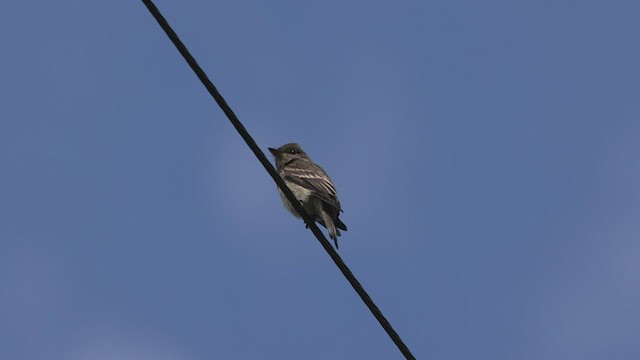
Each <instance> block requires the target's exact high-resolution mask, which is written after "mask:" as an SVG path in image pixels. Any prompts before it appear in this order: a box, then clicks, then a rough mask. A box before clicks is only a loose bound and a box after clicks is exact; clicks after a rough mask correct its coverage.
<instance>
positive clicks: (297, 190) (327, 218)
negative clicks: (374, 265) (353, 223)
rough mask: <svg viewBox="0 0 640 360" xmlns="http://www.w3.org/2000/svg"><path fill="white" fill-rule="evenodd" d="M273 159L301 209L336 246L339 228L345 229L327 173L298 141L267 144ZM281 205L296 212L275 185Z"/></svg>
mask: <svg viewBox="0 0 640 360" xmlns="http://www.w3.org/2000/svg"><path fill="white" fill-rule="evenodd" d="M269 152H271V154H273V157H274V158H275V161H276V170H277V171H278V174H279V175H280V176H281V177H282V179H283V180H284V182H285V184H286V185H287V187H288V188H289V189H290V190H291V192H292V193H293V195H294V196H295V197H296V199H298V201H300V203H301V205H302V206H303V208H304V209H305V211H306V212H307V213H308V214H309V215H310V216H311V218H312V219H314V220H315V221H316V222H318V223H319V224H320V225H322V226H324V227H325V228H326V229H327V230H328V231H329V237H330V238H331V239H333V242H334V243H335V245H336V249H338V236H341V233H340V230H343V231H347V225H345V224H344V223H343V222H342V221H341V220H340V219H339V218H338V216H339V215H340V212H342V208H341V207H340V201H339V200H338V195H337V192H336V188H335V186H334V185H333V182H332V181H331V178H330V177H329V175H327V173H326V172H325V171H324V170H323V169H322V168H321V167H320V166H319V165H317V164H315V163H314V162H313V161H312V160H311V158H310V157H309V155H307V153H305V152H304V151H303V150H302V148H301V147H300V145H299V144H296V143H289V144H285V145H282V146H280V147H279V148H277V149H274V148H269ZM278 191H279V192H280V198H281V199H282V203H283V204H284V206H285V208H287V210H289V212H290V213H291V214H293V216H295V217H297V218H300V214H298V212H297V211H296V210H295V208H294V207H293V206H292V205H291V203H290V202H289V200H288V199H287V197H286V196H285V195H284V193H283V192H282V190H280V188H278Z"/></svg>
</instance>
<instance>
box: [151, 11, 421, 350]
mask: <svg viewBox="0 0 640 360" xmlns="http://www.w3.org/2000/svg"><path fill="white" fill-rule="evenodd" d="M142 2H143V3H144V5H145V6H146V7H147V9H149V12H151V15H153V17H154V18H155V19H156V21H158V24H159V25H160V27H161V28H162V30H164V32H165V33H166V34H167V36H168V37H169V39H170V40H171V42H173V44H174V45H175V46H176V48H177V49H178V51H179V52H180V54H181V55H182V56H183V57H184V59H185V60H186V61H187V63H188V64H189V66H190V67H191V69H192V70H193V71H194V72H195V73H196V75H197V76H198V78H199V79H200V81H201V82H202V84H203V85H204V86H205V88H207V90H208V91H209V94H211V96H213V98H214V99H215V100H216V102H217V103H218V105H219V106H220V108H221V109H222V111H223V112H224V113H225V114H226V115H227V117H228V118H229V121H231V124H233V126H234V127H235V128H236V130H237V131H238V133H239V134H240V136H242V138H243V139H244V141H245V142H246V143H247V145H248V146H249V148H250V149H251V151H253V153H254V154H255V156H256V157H257V158H258V160H259V161H260V163H262V166H264V168H265V169H266V170H267V172H268V173H269V175H271V177H272V178H273V180H274V181H275V182H276V184H277V185H278V187H279V188H280V189H281V190H282V192H283V193H284V195H285V196H286V197H287V199H289V201H290V202H291V204H293V207H294V208H295V209H296V211H297V212H298V213H299V214H300V215H301V216H302V219H303V220H304V222H305V223H306V224H307V225H308V226H309V229H311V231H312V232H313V234H314V235H315V236H316V238H317V239H318V241H319V242H320V244H321V245H322V247H323V248H324V249H325V250H326V251H327V253H328V254H329V256H330V257H331V259H332V260H333V261H334V262H335V263H336V265H337V266H338V268H339V269H340V271H342V274H343V275H344V276H345V277H346V278H347V280H348V281H349V283H350V284H351V286H352V287H353V289H354V290H355V291H356V292H357V293H358V295H360V298H362V301H364V303H365V305H367V307H368V308H369V310H370V311H371V313H372V314H373V316H375V318H376V319H377V320H378V321H379V322H380V325H382V327H383V328H384V330H385V331H386V332H387V334H388V335H389V337H390V338H391V340H393V342H394V343H395V344H396V346H397V347H398V349H399V350H400V352H402V354H403V355H404V356H405V358H407V359H415V357H414V356H413V354H411V351H410V350H409V348H408V347H407V346H406V345H405V343H404V342H403V341H402V339H401V338H400V335H398V333H396V331H395V330H394V329H393V327H392V326H391V324H390V323H389V321H387V319H386V318H385V317H384V315H383V314H382V311H380V309H379V308H378V307H377V306H376V304H375V303H374V302H373V300H371V297H369V294H367V292H366V291H365V290H364V288H363V287H362V285H360V282H359V281H358V280H357V279H356V277H355V276H354V275H353V273H352V272H351V270H349V268H348V267H347V265H346V264H345V263H344V261H343V260H342V258H341V257H340V256H339V255H338V253H337V252H336V251H335V250H334V248H333V246H331V244H330V243H329V241H327V239H326V238H325V237H324V234H323V233H322V231H320V229H319V228H318V226H317V225H316V223H315V221H314V220H313V219H311V217H310V216H309V214H307V212H306V211H305V210H304V208H303V207H302V205H301V204H300V202H298V201H297V199H296V198H295V196H294V195H293V193H292V192H291V190H289V188H288V187H287V186H286V185H285V183H284V180H282V178H281V177H280V175H278V173H277V172H276V170H275V169H274V168H273V165H271V163H270V162H269V160H268V159H267V157H266V156H265V155H264V153H263V152H262V150H260V148H259V147H258V145H257V144H256V142H255V141H254V140H253V138H252V137H251V135H249V132H248V131H247V129H245V127H244V126H243V125H242V123H241V122H240V120H239V119H238V117H237V116H236V114H235V113H234V112H233V110H231V108H230V107H229V105H228V104H227V102H226V101H225V100H224V98H223V97H222V95H220V93H219V92H218V90H217V89H216V87H215V86H214V85H213V83H212V82H211V80H209V78H208V77H207V74H205V72H204V71H203V70H202V68H201V67H200V65H198V63H197V62H196V60H195V59H194V58H193V56H191V54H190V53H189V51H188V50H187V47H186V46H185V45H184V44H183V43H182V41H181V40H180V38H178V35H177V34H176V33H175V32H174V31H173V29H172V28H171V26H170V25H169V23H168V22H167V20H166V19H165V18H164V17H163V16H162V14H161V13H160V11H159V10H158V8H157V7H156V6H155V4H154V3H153V2H152V1H151V0H142Z"/></svg>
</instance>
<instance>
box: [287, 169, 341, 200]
mask: <svg viewBox="0 0 640 360" xmlns="http://www.w3.org/2000/svg"><path fill="white" fill-rule="evenodd" d="M283 170H284V178H285V179H286V180H288V181H291V182H293V183H294V184H296V185H300V186H302V187H304V188H305V189H309V190H311V191H313V195H315V196H317V197H318V198H320V200H322V201H323V202H325V203H327V204H328V205H330V206H332V207H334V208H336V209H337V210H338V211H340V210H341V209H340V202H339V201H338V198H337V195H336V188H335V186H333V182H331V179H330V178H329V176H328V175H327V173H325V172H324V170H323V169H322V168H321V167H320V166H318V165H316V164H312V165H311V166H310V167H308V168H307V167H304V168H302V167H294V166H291V167H286V168H285V169H283Z"/></svg>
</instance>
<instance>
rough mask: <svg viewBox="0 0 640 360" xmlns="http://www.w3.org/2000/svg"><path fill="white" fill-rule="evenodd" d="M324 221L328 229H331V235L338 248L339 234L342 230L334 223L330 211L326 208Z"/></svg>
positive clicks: (323, 212)
mask: <svg viewBox="0 0 640 360" xmlns="http://www.w3.org/2000/svg"><path fill="white" fill-rule="evenodd" d="M322 222H323V223H324V226H325V227H326V228H327V230H329V237H330V238H332V239H333V242H334V243H335V244H336V249H338V235H339V234H340V232H339V230H338V229H336V226H335V225H334V224H333V220H332V219H331V216H330V215H329V213H327V212H326V211H324V210H322Z"/></svg>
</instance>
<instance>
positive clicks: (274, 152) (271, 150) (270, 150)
mask: <svg viewBox="0 0 640 360" xmlns="http://www.w3.org/2000/svg"><path fill="white" fill-rule="evenodd" d="M268 149H269V152H271V153H272V154H273V156H278V155H280V151H278V149H274V148H268Z"/></svg>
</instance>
